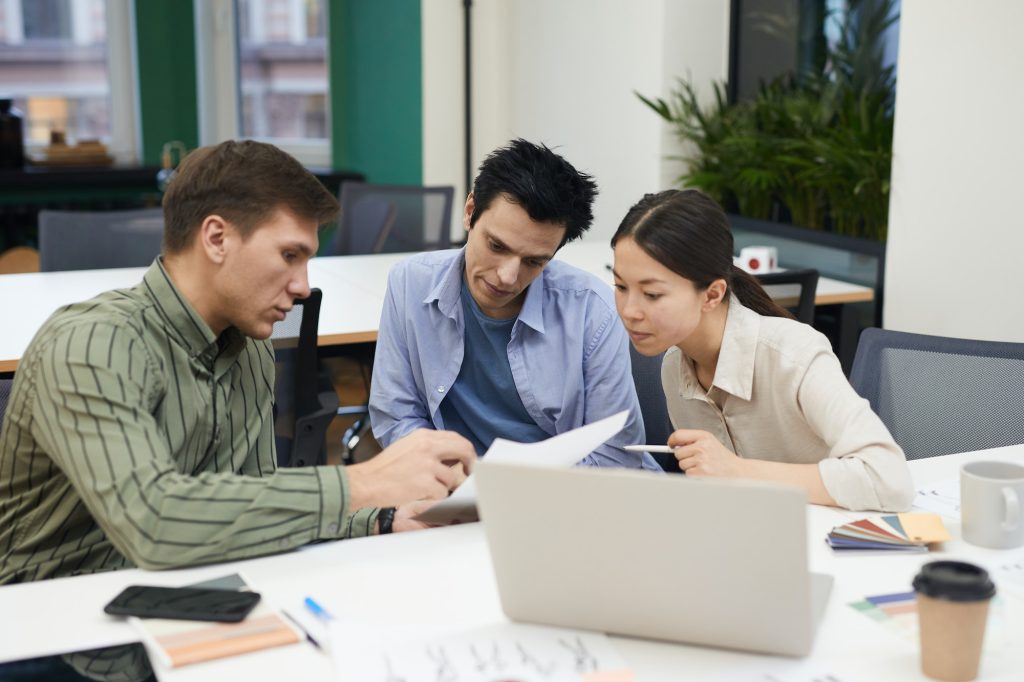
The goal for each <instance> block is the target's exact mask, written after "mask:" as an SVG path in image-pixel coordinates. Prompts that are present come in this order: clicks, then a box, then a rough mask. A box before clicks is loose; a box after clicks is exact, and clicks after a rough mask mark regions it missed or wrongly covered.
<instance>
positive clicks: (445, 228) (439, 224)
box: [330, 182, 455, 256]
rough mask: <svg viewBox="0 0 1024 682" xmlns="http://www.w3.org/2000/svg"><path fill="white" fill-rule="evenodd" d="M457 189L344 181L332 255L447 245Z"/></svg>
mask: <svg viewBox="0 0 1024 682" xmlns="http://www.w3.org/2000/svg"><path fill="white" fill-rule="evenodd" d="M454 193H455V188H454V187H451V186H441V187H420V186H416V185H409V186H404V185H371V184H367V183H363V182H346V183H343V184H342V185H341V197H340V199H339V202H340V204H341V213H340V217H339V219H338V229H337V231H336V232H335V235H334V242H333V244H332V247H331V254H330V255H332V256H349V255H361V254H370V253H402V252H405V251H436V250H438V249H447V248H449V247H450V246H451V224H452V197H453V196H454Z"/></svg>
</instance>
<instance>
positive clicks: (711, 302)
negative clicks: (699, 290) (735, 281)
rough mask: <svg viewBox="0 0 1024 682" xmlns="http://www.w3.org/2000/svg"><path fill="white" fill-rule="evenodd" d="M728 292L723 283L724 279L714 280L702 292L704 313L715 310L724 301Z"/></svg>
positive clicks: (726, 286) (727, 286)
mask: <svg viewBox="0 0 1024 682" xmlns="http://www.w3.org/2000/svg"><path fill="white" fill-rule="evenodd" d="M728 291H729V285H728V284H726V283H725V280H724V279H716V280H715V281H714V282H712V283H711V284H709V285H708V288H707V289H705V290H704V305H703V306H702V307H703V308H704V312H711V311H712V310H714V309H715V308H717V307H718V306H719V305H720V304H721V303H722V301H724V300H725V295H726V293H727V292H728Z"/></svg>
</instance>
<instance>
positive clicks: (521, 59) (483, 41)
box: [422, 0, 729, 241]
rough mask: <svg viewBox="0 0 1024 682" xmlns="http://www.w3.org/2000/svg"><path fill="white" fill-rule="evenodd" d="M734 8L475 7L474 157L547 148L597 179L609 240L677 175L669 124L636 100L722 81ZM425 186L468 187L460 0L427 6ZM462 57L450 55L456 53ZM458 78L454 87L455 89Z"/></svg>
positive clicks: (527, 3)
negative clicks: (511, 144)
mask: <svg viewBox="0 0 1024 682" xmlns="http://www.w3.org/2000/svg"><path fill="white" fill-rule="evenodd" d="M728 4H729V3H728V2H727V1H726V0H476V1H475V2H474V3H473V17H474V18H473V29H474V32H473V41H474V42H473V69H474V72H473V76H474V77H473V82H474V83H473V87H474V104H473V106H474V122H473V128H474V130H473V132H474V134H473V159H474V168H475V166H476V165H478V164H479V162H480V160H481V159H482V158H483V156H484V155H486V154H487V153H488V152H489V151H491V150H492V149H494V148H495V147H498V146H500V145H503V144H504V143H506V142H507V141H508V140H509V139H510V138H513V137H524V138H526V139H529V140H532V141H538V142H544V143H545V144H547V145H548V146H550V147H552V148H556V149H557V151H558V152H559V153H560V154H562V155H564V156H565V158H566V159H568V160H569V162H570V163H572V164H573V165H574V166H576V167H577V168H579V169H580V170H583V171H586V172H588V173H591V174H592V175H594V176H595V178H596V179H597V182H598V185H599V187H600V195H599V197H598V199H597V202H596V204H595V209H594V215H595V220H594V226H593V227H592V228H591V231H590V233H589V234H588V239H591V240H598V241H607V240H608V239H609V238H610V237H611V234H612V233H613V232H614V230H615V227H616V226H617V225H618V222H619V220H621V218H622V216H623V215H624V214H625V212H626V210H627V209H628V208H629V206H631V205H632V204H633V203H634V202H635V201H637V200H638V199H639V198H640V197H641V196H642V195H643V194H644V193H645V192H651V191H656V190H658V189H662V188H664V187H666V186H668V184H669V183H670V182H671V181H672V180H673V179H674V178H675V177H676V176H678V175H679V172H680V170H679V168H678V167H677V166H672V165H666V164H664V163H663V159H664V157H665V156H668V155H674V154H678V153H679V152H678V149H677V148H676V144H675V141H674V139H673V138H672V137H671V135H670V134H669V133H668V132H667V129H666V127H665V126H663V125H662V124H661V123H660V119H658V117H657V116H656V115H655V114H654V113H653V112H651V111H649V110H648V109H647V108H646V107H645V106H644V105H643V104H642V103H641V102H640V101H639V100H638V99H637V98H636V97H635V96H634V94H633V91H634V90H636V91H639V92H642V93H644V94H645V95H647V96H659V95H664V94H666V93H667V89H668V87H669V86H670V85H671V84H672V83H673V82H674V80H675V78H676V77H677V76H687V75H688V76H690V77H691V78H693V79H694V82H695V83H699V84H708V83H710V81H711V80H712V79H723V78H724V77H725V75H726V68H727V60H726V55H727V38H728ZM422 11H423V31H424V36H423V50H424V59H423V64H424V76H423V78H424V83H423V97H424V107H423V108H424V181H425V182H427V183H435V182H436V183H440V182H444V183H450V184H455V185H456V187H457V188H458V189H457V193H460V194H462V195H463V196H464V193H465V188H463V187H462V176H463V171H462V153H463V152H462V149H463V147H462V144H463V143H462V139H463V138H462V136H463V132H462V130H463V129H462V120H463V114H462V91H461V80H460V79H461V75H462V69H461V49H462V48H461V45H462V33H461V31H462V20H461V2H458V1H457V0H423V4H422ZM453 45H454V46H455V48H456V49H454V50H453V49H452V46H453ZM453 81H454V85H453Z"/></svg>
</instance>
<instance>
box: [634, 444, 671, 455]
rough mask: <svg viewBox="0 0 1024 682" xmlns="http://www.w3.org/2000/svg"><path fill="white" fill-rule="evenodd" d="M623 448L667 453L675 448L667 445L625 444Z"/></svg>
mask: <svg viewBox="0 0 1024 682" xmlns="http://www.w3.org/2000/svg"><path fill="white" fill-rule="evenodd" d="M623 450H626V451H627V452H666V453H668V454H672V453H674V452H675V451H676V449H675V448H673V447H670V446H668V445H627V446H626V447H624V448H623Z"/></svg>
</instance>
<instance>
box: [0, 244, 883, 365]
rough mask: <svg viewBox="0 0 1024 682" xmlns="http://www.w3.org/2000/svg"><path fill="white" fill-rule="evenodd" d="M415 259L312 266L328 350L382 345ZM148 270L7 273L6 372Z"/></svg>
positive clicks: (783, 290) (572, 251) (571, 252)
mask: <svg viewBox="0 0 1024 682" xmlns="http://www.w3.org/2000/svg"><path fill="white" fill-rule="evenodd" d="M409 255H410V254H405V253H398V254H382V255H377V256H333V257H326V258H314V259H313V260H312V261H310V265H309V282H310V285H311V286H314V287H319V288H320V289H321V290H322V291H323V296H324V298H323V306H322V308H321V310H320V335H319V344H320V345H321V346H328V345H340V344H346V343H361V342H365V341H375V340H376V339H377V326H378V324H379V322H380V313H381V308H382V307H383V305H384V293H385V291H386V290H387V274H388V270H390V269H391V266H392V265H394V264H395V263H397V262H398V261H400V260H402V259H404V258H407V257H408V256H409ZM558 257H559V258H560V259H562V260H565V261H566V262H568V263H571V264H573V265H575V266H577V267H579V268H581V269H583V270H586V271H587V272H591V273H593V274H595V275H596V276H597V277H599V278H600V279H602V280H603V281H605V282H607V283H608V284H609V285H610V284H612V275H611V272H610V271H609V269H608V268H607V267H606V266H607V265H609V264H610V263H611V262H612V251H611V249H610V248H608V245H607V244H606V243H605V242H603V241H602V242H576V243H572V244H568V245H566V246H565V247H564V248H563V249H562V250H561V251H559V252H558ZM145 271H146V269H145V268H122V269H115V270H79V271H73V272H48V273H30V274H24V275H0V301H2V302H3V322H2V327H3V332H2V333H0V372H13V371H14V370H16V369H17V367H18V362H19V361H20V359H21V356H22V355H23V354H24V352H25V349H26V348H27V347H28V344H29V342H30V341H31V340H32V337H33V336H35V333H36V330H37V329H39V327H40V326H41V325H42V324H43V322H45V321H46V318H48V317H49V316H50V315H51V314H52V313H53V311H54V310H56V309H57V308H59V307H61V306H63V305H66V304H68V303H73V302H75V301H84V300H86V299H89V298H92V297H93V296H95V295H97V294H99V293H102V292H104V291H107V290H109V289H119V288H125V287H130V286H134V285H135V284H137V283H138V282H139V281H141V279H142V275H143V273H145ZM771 289H772V290H771V292H770V293H772V295H773V296H776V297H778V298H779V299H781V300H785V299H786V298H789V297H793V296H794V295H795V293H794V292H795V289H796V288H795V286H794V287H788V288H787V286H786V285H783V286H780V287H772V288H771ZM424 293H426V292H424ZM873 296H874V291H873V290H872V289H871V288H869V287H864V286H860V285H857V284H850V283H848V282H840V281H837V280H833V279H828V278H827V277H823V278H821V279H820V280H819V281H818V294H817V298H816V299H815V303H816V304H818V305H826V304H830V303H851V302H857V301H870V300H871V299H872V297H873Z"/></svg>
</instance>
